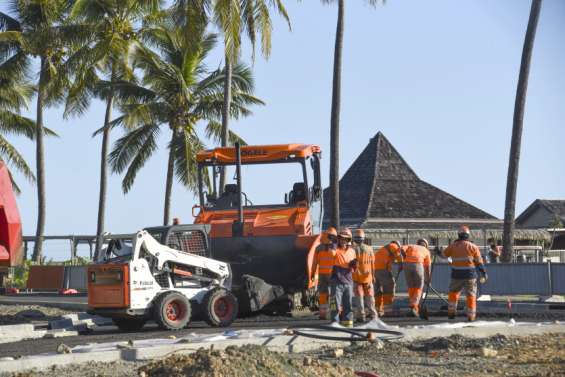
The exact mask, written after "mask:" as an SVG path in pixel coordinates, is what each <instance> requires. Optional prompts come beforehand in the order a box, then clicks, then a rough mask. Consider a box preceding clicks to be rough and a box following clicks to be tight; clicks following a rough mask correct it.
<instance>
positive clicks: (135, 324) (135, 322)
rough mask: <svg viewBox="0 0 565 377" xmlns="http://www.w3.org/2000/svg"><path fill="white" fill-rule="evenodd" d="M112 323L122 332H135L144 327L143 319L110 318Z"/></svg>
mask: <svg viewBox="0 0 565 377" xmlns="http://www.w3.org/2000/svg"><path fill="white" fill-rule="evenodd" d="M112 322H114V325H116V326H117V327H118V329H120V331H123V332H136V331H139V330H141V329H142V328H143V326H145V319H144V318H112Z"/></svg>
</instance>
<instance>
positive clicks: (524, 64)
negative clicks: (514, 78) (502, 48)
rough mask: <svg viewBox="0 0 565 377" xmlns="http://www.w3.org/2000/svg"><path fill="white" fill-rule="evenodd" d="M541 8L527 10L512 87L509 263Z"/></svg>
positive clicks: (507, 218) (507, 221) (535, 4)
mask: <svg viewBox="0 0 565 377" xmlns="http://www.w3.org/2000/svg"><path fill="white" fill-rule="evenodd" d="M540 10H541V0H533V1H532V7H531V10H530V19H529V21H528V28H527V30H526V37H525V39H524V47H523V49H522V61H521V63H520V75H519V77H518V87H517V89H516V102H515V103H514V120H513V123H512V141H511V143H510V157H509V162H508V177H507V182H506V205H505V208H504V234H503V252H502V261H503V262H510V261H511V260H512V255H513V254H514V247H513V246H514V217H515V211H516V190H517V186H518V168H519V164H520V147H521V144H522V129H523V126H524V109H525V107H526V92H527V90H528V77H529V75H530V63H531V60H532V51H533V48H534V40H535V37H536V29H537V25H538V20H539V14H540Z"/></svg>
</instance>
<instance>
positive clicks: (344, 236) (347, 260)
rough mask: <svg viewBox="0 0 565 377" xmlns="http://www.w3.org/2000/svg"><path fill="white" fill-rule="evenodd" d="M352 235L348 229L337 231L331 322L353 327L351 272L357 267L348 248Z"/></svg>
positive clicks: (331, 280)
mask: <svg viewBox="0 0 565 377" xmlns="http://www.w3.org/2000/svg"><path fill="white" fill-rule="evenodd" d="M351 239H352V234H351V231H350V230H349V229H348V228H345V229H342V230H340V231H339V234H338V236H337V249H336V252H335V257H334V266H333V270H332V277H331V279H330V282H331V299H332V307H331V309H332V321H333V322H338V321H339V323H340V324H341V325H342V326H345V327H353V312H352V310H351V307H352V304H353V302H352V299H353V271H355V268H356V267H357V258H356V255H355V251H354V250H353V249H352V248H351V247H350V246H349V245H350V243H351Z"/></svg>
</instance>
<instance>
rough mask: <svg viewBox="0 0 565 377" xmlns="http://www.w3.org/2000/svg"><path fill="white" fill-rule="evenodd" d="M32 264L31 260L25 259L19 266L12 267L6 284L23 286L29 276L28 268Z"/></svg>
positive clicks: (15, 286) (20, 287)
mask: <svg viewBox="0 0 565 377" xmlns="http://www.w3.org/2000/svg"><path fill="white" fill-rule="evenodd" d="M32 265H33V262H32V261H30V260H26V261H24V263H23V264H22V265H21V266H17V267H14V269H13V273H12V275H11V276H10V278H9V279H8V281H7V286H11V287H14V288H19V289H23V288H25V287H26V284H27V278H28V276H29V268H30V266H32Z"/></svg>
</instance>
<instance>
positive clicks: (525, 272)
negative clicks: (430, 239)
mask: <svg viewBox="0 0 565 377" xmlns="http://www.w3.org/2000/svg"><path fill="white" fill-rule="evenodd" d="M550 268H551V283H550V280H549V278H550ZM486 269H487V272H488V276H489V279H488V281H487V282H486V284H482V285H481V286H480V288H479V289H480V293H481V294H490V295H538V296H550V295H551V294H565V263H551V264H548V263H523V264H517V263H509V264H506V263H496V264H494V263H493V264H487V265H486ZM397 271H398V267H397V266H395V267H394V274H395V276H396V273H397ZM450 276H451V269H450V267H449V264H447V263H436V264H435V265H434V266H433V272H432V286H433V287H434V288H435V289H436V290H438V291H439V292H442V293H447V292H448V290H449V281H450ZM396 291H397V292H400V293H406V292H407V287H406V280H405V278H404V274H403V273H401V274H400V275H399V277H398V279H397V282H396Z"/></svg>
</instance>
